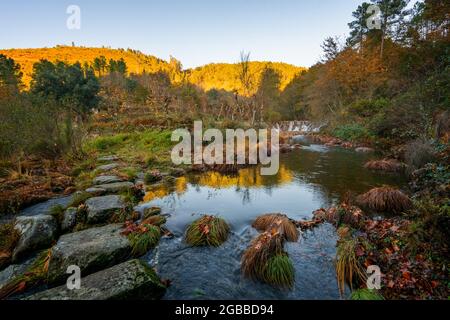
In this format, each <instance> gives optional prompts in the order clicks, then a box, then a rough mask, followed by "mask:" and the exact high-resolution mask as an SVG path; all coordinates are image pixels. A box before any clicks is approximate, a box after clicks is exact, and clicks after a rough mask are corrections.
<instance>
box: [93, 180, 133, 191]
mask: <svg viewBox="0 0 450 320" xmlns="http://www.w3.org/2000/svg"><path fill="white" fill-rule="evenodd" d="M133 187H134V183H132V182H128V181H127V182H114V183H108V184H100V185H98V186H97V188H100V189H103V190H105V192H106V193H119V192H123V191H128V190H130V189H132V188H133Z"/></svg>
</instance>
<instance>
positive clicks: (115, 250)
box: [48, 224, 131, 283]
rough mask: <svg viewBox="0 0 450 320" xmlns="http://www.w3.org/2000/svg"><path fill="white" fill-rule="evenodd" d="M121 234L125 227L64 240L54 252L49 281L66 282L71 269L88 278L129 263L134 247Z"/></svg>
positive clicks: (106, 228)
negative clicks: (123, 263) (126, 262)
mask: <svg viewBox="0 0 450 320" xmlns="http://www.w3.org/2000/svg"><path fill="white" fill-rule="evenodd" d="M121 231H122V225H121V224H111V225H107V226H104V227H98V228H91V229H87V230H83V231H79V232H74V233H69V234H66V235H63V236H61V238H59V240H58V243H57V244H56V245H55V246H54V247H53V248H52V251H51V259H50V263H49V269H48V278H49V281H50V282H51V283H52V282H59V281H61V280H64V279H65V278H66V277H67V274H66V271H67V267H68V266H70V265H76V266H78V267H79V268H80V269H81V274H82V276H86V275H88V274H91V273H94V272H97V271H99V270H102V269H104V268H108V267H111V266H113V265H115V264H117V263H121V262H123V261H125V260H126V259H127V258H128V257H129V256H130V254H131V245H130V242H129V241H128V238H127V237H126V236H124V235H122V234H121ZM113 282H114V283H115V280H114V281H113Z"/></svg>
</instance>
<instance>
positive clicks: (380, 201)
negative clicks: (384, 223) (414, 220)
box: [357, 187, 412, 213]
mask: <svg viewBox="0 0 450 320" xmlns="http://www.w3.org/2000/svg"><path fill="white" fill-rule="evenodd" d="M357 202H358V204H360V205H361V206H362V207H365V208H368V209H370V210H373V211H376V212H392V213H401V212H406V211H408V210H409V209H411V207H412V201H411V199H410V198H409V197H408V196H407V195H405V194H404V193H403V192H401V191H400V190H398V189H394V188H391V187H381V188H374V189H372V190H370V191H369V192H367V193H365V194H363V195H360V196H359V197H358V198H357Z"/></svg>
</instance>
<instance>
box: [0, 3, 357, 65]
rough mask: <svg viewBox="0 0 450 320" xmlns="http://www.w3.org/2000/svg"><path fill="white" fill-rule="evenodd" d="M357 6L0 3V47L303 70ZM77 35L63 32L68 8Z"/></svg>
mask: <svg viewBox="0 0 450 320" xmlns="http://www.w3.org/2000/svg"><path fill="white" fill-rule="evenodd" d="M361 2H362V1H359V0H316V1H314V0H146V1H144V0H126V1H118V0H103V1H101V0H89V1H88V0H71V1H66V0H53V1H52V0H39V1H38V0H18V1H5V0H2V3H1V5H0V48H2V49H7V48H35V47H53V46H55V45H57V44H69V45H70V44H71V42H72V41H73V42H75V44H76V45H82V46H97V47H98V46H103V45H104V46H111V47H112V48H132V49H138V50H140V51H142V52H144V53H147V54H152V55H155V56H158V57H160V58H163V59H166V60H167V59H168V58H169V55H173V56H175V57H176V58H177V59H179V60H181V62H182V63H183V65H184V67H187V68H188V67H196V66H199V65H203V64H206V63H210V62H236V61H237V60H239V53H240V51H242V50H245V51H250V52H251V59H252V60H271V61H283V62H287V63H292V64H295V65H299V66H310V65H312V64H314V63H315V62H317V61H318V60H319V58H320V55H321V51H322V50H321V48H320V44H321V43H322V41H323V39H324V38H326V37H327V36H335V35H336V36H341V37H342V39H343V40H344V39H345V36H346V35H347V33H348V27H347V23H348V22H349V21H350V20H351V13H352V11H353V10H354V9H355V8H356V7H357V6H358V4H360V3H361ZM72 4H73V5H78V6H79V7H80V9H81V29H80V30H69V29H68V28H67V27H66V20H67V18H68V17H69V15H68V14H67V13H66V9H67V7H68V6H69V5H72Z"/></svg>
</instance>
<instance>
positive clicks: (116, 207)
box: [85, 195, 126, 224]
mask: <svg viewBox="0 0 450 320" xmlns="http://www.w3.org/2000/svg"><path fill="white" fill-rule="evenodd" d="M85 204H86V208H87V222H88V223H89V224H96V223H103V222H106V221H108V220H109V218H111V216H112V215H113V214H114V213H117V212H119V211H121V210H125V209H126V204H125V201H124V199H123V197H122V196H117V195H110V196H103V197H94V198H90V199H88V200H86V202H85Z"/></svg>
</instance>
